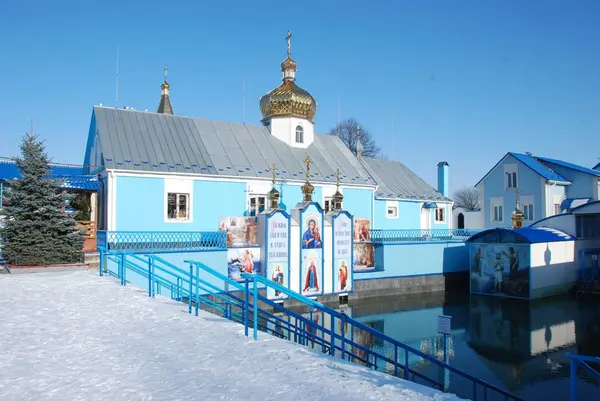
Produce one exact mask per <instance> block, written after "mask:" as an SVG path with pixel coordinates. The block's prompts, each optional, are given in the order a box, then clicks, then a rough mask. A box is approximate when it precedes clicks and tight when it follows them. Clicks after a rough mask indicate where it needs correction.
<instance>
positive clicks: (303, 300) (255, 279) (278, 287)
mask: <svg viewBox="0 0 600 401" xmlns="http://www.w3.org/2000/svg"><path fill="white" fill-rule="evenodd" d="M241 277H242V278H244V279H245V280H246V287H245V288H246V291H247V292H248V291H249V283H250V282H253V284H254V288H255V289H256V288H257V287H256V283H261V284H264V285H265V286H268V287H271V288H273V289H274V290H276V291H279V292H281V293H283V294H285V295H287V296H288V297H290V298H291V299H295V300H297V301H299V302H301V303H303V304H304V305H307V306H310V307H312V308H316V309H319V310H321V311H323V312H325V313H328V314H329V315H330V316H332V317H333V318H338V319H342V320H343V321H345V322H348V323H350V324H352V326H354V327H356V328H359V329H361V330H363V331H365V332H367V333H369V334H372V335H373V336H375V337H378V338H379V339H381V340H383V341H386V342H389V343H391V344H392V345H394V349H395V352H394V354H395V355H397V354H398V352H397V349H398V348H400V349H403V350H404V351H405V356H406V357H405V364H404V366H402V365H400V364H399V363H398V361H397V358H396V360H395V361H392V360H391V359H389V358H387V357H385V356H383V355H380V354H378V353H376V352H373V351H372V350H370V353H373V354H377V357H378V358H381V359H382V360H384V361H386V362H388V363H393V364H394V365H400V366H396V367H400V368H402V369H403V370H404V378H405V379H408V372H409V370H410V368H409V367H408V352H410V353H412V354H414V355H416V356H418V357H420V358H422V359H425V360H427V361H428V362H430V363H432V364H435V365H437V366H439V367H441V368H444V369H447V370H448V371H450V372H453V373H455V374H457V375H459V376H462V377H463V378H465V379H468V380H470V381H471V382H472V383H473V384H474V390H476V385H477V384H479V385H481V386H483V387H484V388H485V389H486V390H487V389H489V390H491V391H494V392H496V393H499V394H501V395H503V396H504V397H505V399H512V400H516V401H522V399H521V398H519V397H517V396H515V395H513V394H511V393H509V392H508V391H505V390H502V389H501V388H498V387H496V386H494V385H493V384H491V383H488V382H486V381H485V380H481V379H478V378H477V377H475V376H472V375H470V374H469V373H466V372H463V371H461V370H459V369H457V368H455V367H452V366H450V365H448V364H447V363H445V362H442V361H440V360H438V359H436V358H434V357H432V356H431V355H428V354H425V353H423V352H421V351H419V350H417V349H415V348H412V347H410V346H409V345H406V344H403V343H401V342H400V341H397V340H395V339H393V338H391V337H389V336H386V335H385V334H383V333H381V332H379V331H377V330H375V329H373V328H371V327H369V326H366V325H364V324H362V323H360V322H359V321H357V320H354V319H352V318H350V317H348V316H347V315H345V314H342V313H341V312H338V311H336V310H334V309H331V308H329V307H327V306H325V305H323V304H321V303H320V302H317V301H315V300H312V299H310V298H307V297H304V296H302V295H300V294H298V293H297V292H295V291H291V290H289V289H288V288H286V287H284V286H282V285H279V284H277V283H275V282H272V281H270V280H267V279H266V278H264V277H262V276H259V275H256V274H248V273H242V274H241ZM255 291H256V290H255ZM255 337H256V330H255ZM357 345H358V344H357ZM411 373H413V372H411ZM414 373H418V372H414ZM475 396H476V391H475Z"/></svg>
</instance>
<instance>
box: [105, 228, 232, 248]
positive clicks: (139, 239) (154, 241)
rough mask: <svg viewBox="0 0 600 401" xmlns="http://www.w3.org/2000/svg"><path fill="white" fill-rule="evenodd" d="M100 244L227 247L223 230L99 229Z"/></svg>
mask: <svg viewBox="0 0 600 401" xmlns="http://www.w3.org/2000/svg"><path fill="white" fill-rule="evenodd" d="M98 247H104V248H106V249H107V250H111V251H128V252H134V253H136V252H144V253H152V252H184V251H223V250H227V233H226V232H222V231H206V232H204V231H188V232H185V231H98Z"/></svg>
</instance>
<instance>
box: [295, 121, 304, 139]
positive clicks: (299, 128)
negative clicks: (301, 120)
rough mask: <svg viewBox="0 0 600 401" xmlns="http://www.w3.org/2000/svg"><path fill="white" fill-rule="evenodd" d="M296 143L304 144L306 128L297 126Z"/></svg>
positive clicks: (300, 125)
mask: <svg viewBox="0 0 600 401" xmlns="http://www.w3.org/2000/svg"><path fill="white" fill-rule="evenodd" d="M294 134H295V137H294V139H295V140H296V143H304V127H303V126H302V124H298V125H296V129H295V130H294ZM298 134H300V140H298Z"/></svg>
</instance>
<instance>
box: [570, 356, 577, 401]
mask: <svg viewBox="0 0 600 401" xmlns="http://www.w3.org/2000/svg"><path fill="white" fill-rule="evenodd" d="M571 401H577V361H576V360H575V359H574V358H571Z"/></svg>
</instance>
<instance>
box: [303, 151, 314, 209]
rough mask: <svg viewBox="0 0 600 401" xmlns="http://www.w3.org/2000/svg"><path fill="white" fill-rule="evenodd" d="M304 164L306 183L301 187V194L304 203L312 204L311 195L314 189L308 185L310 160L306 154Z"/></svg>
mask: <svg viewBox="0 0 600 401" xmlns="http://www.w3.org/2000/svg"><path fill="white" fill-rule="evenodd" d="M304 163H306V182H305V183H304V185H302V193H303V194H304V202H312V194H313V192H314V190H315V187H314V186H313V185H312V184H311V183H310V163H312V160H311V158H310V156H309V155H308V153H307V154H306V158H305V159H304Z"/></svg>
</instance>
